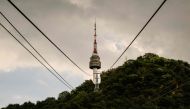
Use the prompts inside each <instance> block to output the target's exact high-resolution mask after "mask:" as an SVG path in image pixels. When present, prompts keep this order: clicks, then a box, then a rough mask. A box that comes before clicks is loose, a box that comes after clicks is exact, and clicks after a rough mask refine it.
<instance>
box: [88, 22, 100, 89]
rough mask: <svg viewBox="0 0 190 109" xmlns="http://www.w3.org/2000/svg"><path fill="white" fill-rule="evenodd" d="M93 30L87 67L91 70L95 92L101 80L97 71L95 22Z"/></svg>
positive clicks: (98, 61) (98, 65) (98, 64)
mask: <svg viewBox="0 0 190 109" xmlns="http://www.w3.org/2000/svg"><path fill="white" fill-rule="evenodd" d="M94 32H95V33H94V50H93V53H92V56H91V57H90V63H89V67H90V69H92V70H93V83H94V85H95V88H94V91H95V92H97V91H98V90H99V84H100V82H101V78H100V73H99V72H98V69H100V68H101V62H100V57H99V55H98V51H97V42H96V36H97V35H96V22H95V24H94Z"/></svg>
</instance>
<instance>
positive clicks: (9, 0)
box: [8, 0, 90, 76]
mask: <svg viewBox="0 0 190 109" xmlns="http://www.w3.org/2000/svg"><path fill="white" fill-rule="evenodd" d="M8 2H9V3H10V4H11V5H12V6H13V7H14V8H15V9H16V10H17V11H19V12H20V14H22V15H23V16H24V17H25V18H26V19H27V20H28V21H29V22H30V23H31V24H32V25H33V26H34V27H35V28H36V29H37V30H38V31H39V32H40V33H41V34H42V35H43V36H44V37H45V38H46V39H47V40H48V41H49V42H50V43H51V44H52V45H53V46H54V47H55V48H56V49H57V50H58V51H60V52H61V53H62V54H63V55H64V56H65V57H66V58H67V59H68V60H69V61H70V62H71V63H72V64H74V65H75V66H76V67H77V68H78V69H79V70H80V71H82V72H83V73H84V74H86V75H88V76H90V74H88V73H87V72H86V71H85V70H83V69H82V68H81V67H80V66H79V65H78V64H76V63H75V62H74V61H73V60H72V59H71V58H70V57H69V56H68V55H67V54H66V53H64V52H63V51H62V50H61V49H60V47H58V46H57V45H56V44H55V43H54V42H53V41H52V40H51V39H50V38H49V37H48V36H47V35H46V34H45V33H44V32H43V31H42V30H41V29H40V28H39V27H38V26H37V25H36V24H34V22H32V21H31V20H30V19H29V18H28V17H27V16H26V15H25V14H24V13H23V12H22V11H21V10H20V9H19V8H18V7H17V6H16V5H15V4H14V3H13V2H12V1H11V0H8Z"/></svg>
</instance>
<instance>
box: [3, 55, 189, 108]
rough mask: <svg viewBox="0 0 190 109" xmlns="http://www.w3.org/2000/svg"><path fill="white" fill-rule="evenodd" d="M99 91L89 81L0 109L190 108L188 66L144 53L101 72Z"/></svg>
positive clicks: (177, 61) (184, 63) (181, 62)
mask: <svg viewBox="0 0 190 109" xmlns="http://www.w3.org/2000/svg"><path fill="white" fill-rule="evenodd" d="M101 78H102V83H101V85H100V88H101V89H100V91H99V92H93V88H94V85H93V83H92V81H91V80H87V81H85V82H84V83H83V84H81V85H80V86H79V87H77V88H76V89H75V90H73V91H71V92H67V91H64V92H62V93H60V94H59V96H58V98H57V99H56V98H53V97H49V98H47V99H46V100H44V101H38V102H37V103H35V104H34V103H31V102H25V103H24V104H22V105H19V104H10V105H9V106H7V107H6V108H3V109H190V103H189V102H190V65H189V64H188V63H187V62H183V61H180V60H173V59H166V58H163V57H159V56H158V55H155V54H152V53H147V54H145V55H144V56H140V57H138V58H137V59H136V60H127V61H126V62H125V63H124V64H123V65H122V66H119V67H118V68H115V69H110V70H108V71H106V72H102V75H101Z"/></svg>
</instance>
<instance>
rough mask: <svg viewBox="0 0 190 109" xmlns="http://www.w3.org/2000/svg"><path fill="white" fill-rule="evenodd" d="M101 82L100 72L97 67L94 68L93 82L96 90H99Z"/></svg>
mask: <svg viewBox="0 0 190 109" xmlns="http://www.w3.org/2000/svg"><path fill="white" fill-rule="evenodd" d="M100 82H101V78H100V73H99V72H98V69H97V68H93V83H94V85H95V88H94V91H95V92H97V91H98V90H99V84H100Z"/></svg>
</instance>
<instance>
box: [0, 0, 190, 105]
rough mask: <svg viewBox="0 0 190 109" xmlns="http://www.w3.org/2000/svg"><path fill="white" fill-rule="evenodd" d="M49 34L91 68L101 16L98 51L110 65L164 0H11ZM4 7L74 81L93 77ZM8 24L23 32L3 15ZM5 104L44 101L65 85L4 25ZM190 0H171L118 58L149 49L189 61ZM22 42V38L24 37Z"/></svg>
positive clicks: (1, 0) (0, 63)
mask: <svg viewBox="0 0 190 109" xmlns="http://www.w3.org/2000/svg"><path fill="white" fill-rule="evenodd" d="M12 1H14V2H15V4H16V5H17V6H18V7H19V8H20V9H21V10H23V12H24V13H25V14H26V15H28V16H29V18H31V19H32V21H34V22H35V23H36V24H37V25H38V26H39V27H40V29H41V30H42V31H44V32H45V33H46V34H47V35H48V36H49V37H50V39H52V40H53V41H54V42H55V43H56V44H57V45H58V46H59V47H60V48H61V49H62V50H63V51H65V52H66V54H68V55H69V56H70V57H71V58H72V59H73V60H74V61H76V63H78V64H80V66H81V67H82V68H84V69H85V70H86V71H87V72H89V73H92V71H91V70H90V69H88V63H89V57H90V56H91V53H92V43H93V33H94V32H93V29H94V28H93V25H94V19H95V17H96V19H97V34H98V52H99V54H100V57H101V61H102V70H107V69H108V68H109V67H110V66H111V64H112V63H113V62H114V61H115V59H116V58H117V57H118V56H119V55H120V54H121V52H122V51H123V50H124V49H125V47H126V46H127V45H128V44H129V43H130V41H131V40H132V39H133V38H134V36H135V35H136V34H137V33H138V31H139V30H140V29H141V27H142V26H143V25H144V24H145V22H146V21H147V20H148V19H149V17H150V16H151V15H152V14H153V12H154V11H155V10H156V9H157V7H158V6H159V5H160V4H161V2H162V0H12ZM0 10H1V11H2V12H3V13H4V14H5V15H6V16H7V17H8V18H9V19H10V20H11V22H13V24H14V25H15V26H16V27H17V28H18V29H19V30H20V31H21V32H22V33H23V34H24V35H25V36H26V37H27V38H28V39H29V40H30V41H31V43H32V44H33V45H34V46H35V47H36V48H37V49H38V50H40V52H41V53H42V54H43V55H44V57H46V58H47V60H48V61H49V62H50V63H51V64H52V65H53V66H54V67H55V68H56V69H57V70H58V71H59V72H61V75H63V76H64V77H65V79H66V80H68V81H69V82H70V83H71V84H72V85H73V86H78V85H79V84H81V83H82V82H83V81H84V80H85V79H90V78H91V77H88V76H86V75H84V74H83V73H82V72H80V71H79V70H78V69H77V68H76V67H75V66H73V65H72V64H71V63H70V62H69V61H68V60H67V59H66V58H65V57H64V56H62V55H61V54H60V53H59V52H58V51H57V50H56V49H55V48H54V47H53V46H52V45H51V44H50V43H49V42H48V41H47V40H46V39H45V38H43V36H42V35H41V34H40V33H39V32H38V31H37V30H36V29H35V28H34V27H33V26H32V25H31V24H30V23H28V22H27V20H25V19H24V18H23V17H22V16H21V15H20V14H19V13H18V12H17V11H16V10H15V9H14V8H13V7H12V6H11V5H10V4H9V3H8V2H7V0H0ZM0 22H2V23H3V24H4V25H5V26H6V27H8V29H9V30H11V32H13V33H14V34H15V35H16V36H17V37H18V38H19V36H18V34H17V33H16V32H15V31H14V30H13V29H12V28H11V27H10V26H9V25H8V23H7V22H5V20H4V19H3V18H2V17H0ZM0 30H1V31H0V90H1V91H0V101H1V102H0V107H2V106H6V105H7V104H9V103H23V102H24V101H29V100H31V101H33V102H35V101H36V100H43V99H45V98H46V97H48V96H57V95H58V93H60V92H61V91H63V90H67V89H66V87H64V86H62V84H60V83H59V81H58V80H56V79H55V77H53V76H51V74H50V73H49V72H47V71H46V69H44V68H43V67H42V66H41V65H40V64H39V63H38V62H37V61H35V59H33V57H31V56H30V55H29V54H28V53H27V52H26V51H25V50H24V49H23V48H22V47H21V46H20V45H19V44H18V43H17V42H15V40H14V39H13V38H11V37H10V35H9V34H8V33H6V31H5V30H3V28H0ZM189 34H190V0H168V1H167V2H166V4H165V5H164V6H163V8H162V9H161V10H160V11H159V12H158V14H157V15H156V16H155V17H154V19H153V20H152V21H151V22H150V24H149V25H148V26H147V28H146V29H145V31H143V32H142V34H141V35H140V37H139V38H138V39H137V40H136V41H135V43H134V44H133V45H132V46H131V48H130V49H129V50H128V51H127V52H126V53H125V55H124V56H123V57H122V59H121V60H120V61H119V62H118V64H117V65H116V66H118V65H121V64H122V63H123V62H124V61H125V60H126V58H127V59H135V58H136V57H137V56H140V55H143V54H144V53H146V52H153V53H156V54H159V55H160V56H164V57H167V58H174V59H180V60H184V61H187V62H190V57H189V54H190V50H189V49H190V43H189V41H190V36H189ZM21 41H23V40H22V39H21Z"/></svg>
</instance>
